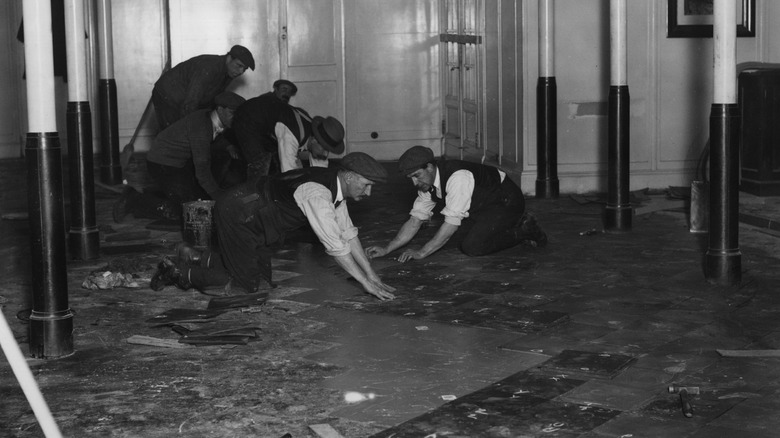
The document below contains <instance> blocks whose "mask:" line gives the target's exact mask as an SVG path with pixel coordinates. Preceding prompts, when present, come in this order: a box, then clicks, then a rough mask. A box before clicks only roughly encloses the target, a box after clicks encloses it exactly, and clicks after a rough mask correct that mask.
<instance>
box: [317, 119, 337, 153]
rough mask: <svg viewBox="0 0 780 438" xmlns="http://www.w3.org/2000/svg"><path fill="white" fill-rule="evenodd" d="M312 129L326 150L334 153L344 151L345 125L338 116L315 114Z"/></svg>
mask: <svg viewBox="0 0 780 438" xmlns="http://www.w3.org/2000/svg"><path fill="white" fill-rule="evenodd" d="M311 131H312V135H314V138H316V139H317V142H318V143H319V144H320V145H322V147H323V148H325V150H327V151H329V152H333V153H334V154H340V153H342V152H344V125H342V124H341V122H339V121H338V120H336V118H334V117H330V116H328V117H327V118H323V117H320V116H314V118H313V119H311Z"/></svg>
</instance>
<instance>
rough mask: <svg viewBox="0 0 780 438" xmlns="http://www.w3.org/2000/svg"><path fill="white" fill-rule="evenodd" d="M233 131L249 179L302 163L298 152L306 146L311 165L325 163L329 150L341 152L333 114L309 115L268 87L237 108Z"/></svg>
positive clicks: (339, 126) (340, 133)
mask: <svg viewBox="0 0 780 438" xmlns="http://www.w3.org/2000/svg"><path fill="white" fill-rule="evenodd" d="M233 132H234V133H235V136H236V142H237V143H238V147H239V149H240V150H241V154H242V155H243V157H244V159H245V160H246V162H247V175H248V176H249V178H250V179H251V178H253V177H254V178H256V177H258V176H265V175H269V174H271V173H278V172H287V171H288V170H292V169H300V168H301V167H303V166H302V164H301V161H300V159H299V158H298V157H299V152H302V151H305V150H307V149H308V152H309V154H310V162H311V165H312V167H327V163H328V161H327V157H328V154H329V153H334V154H341V153H343V152H344V126H343V125H342V124H341V122H339V121H338V120H337V119H335V118H333V117H327V118H323V117H319V116H317V117H314V118H312V117H310V116H309V114H308V113H307V112H306V111H305V110H303V109H302V108H296V107H294V106H292V105H289V104H288V103H287V102H285V101H283V100H282V99H280V98H279V97H277V96H276V95H275V94H274V92H272V91H270V92H268V93H264V94H261V95H260V96H257V97H253V98H251V99H249V100H247V101H246V102H245V103H244V104H243V105H241V106H240V107H239V108H238V110H237V111H236V116H235V119H234V120H233ZM277 162H278V165H276V166H273V167H272V164H274V163H277ZM277 166H278V169H277V168H276V167H277Z"/></svg>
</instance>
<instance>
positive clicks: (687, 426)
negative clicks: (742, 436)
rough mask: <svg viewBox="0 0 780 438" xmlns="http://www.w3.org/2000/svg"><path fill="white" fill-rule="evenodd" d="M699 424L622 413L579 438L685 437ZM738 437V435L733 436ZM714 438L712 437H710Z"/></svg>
mask: <svg viewBox="0 0 780 438" xmlns="http://www.w3.org/2000/svg"><path fill="white" fill-rule="evenodd" d="M699 427H701V426H700V425H699V424H696V423H691V422H689V421H688V422H686V421H684V420H680V421H678V420H673V419H668V418H657V417H653V416H649V415H645V414H635V413H628V412H624V413H622V414H620V415H618V416H617V417H615V418H613V419H612V420H610V421H608V422H606V423H604V424H602V425H601V426H599V427H597V428H595V429H593V431H592V433H591V434H588V435H584V436H583V437H581V438H584V437H589V438H597V437H599V438H602V437H603V438H629V437H631V438H659V437H669V438H671V437H686V436H689V434H691V433H693V432H695V431H696V430H697V429H698V428H699ZM734 436H738V435H734ZM712 438H714V436H712Z"/></svg>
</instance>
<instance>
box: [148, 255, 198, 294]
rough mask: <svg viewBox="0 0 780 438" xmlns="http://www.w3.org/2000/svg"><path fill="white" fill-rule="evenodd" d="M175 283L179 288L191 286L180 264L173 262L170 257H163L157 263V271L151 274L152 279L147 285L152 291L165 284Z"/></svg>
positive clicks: (163, 286)
mask: <svg viewBox="0 0 780 438" xmlns="http://www.w3.org/2000/svg"><path fill="white" fill-rule="evenodd" d="M171 285H176V287H178V288H179V289H183V290H187V289H189V288H191V287H192V284H190V282H189V281H188V280H187V277H186V276H185V275H183V272H182V268H181V266H179V265H177V264H176V263H174V261H173V260H171V259H170V258H168V257H167V256H166V257H163V259H162V261H161V262H160V263H159V264H158V265H157V272H155V273H154V275H153V276H152V281H151V282H149V287H151V288H152V290H154V291H159V290H162V289H164V288H165V286H171Z"/></svg>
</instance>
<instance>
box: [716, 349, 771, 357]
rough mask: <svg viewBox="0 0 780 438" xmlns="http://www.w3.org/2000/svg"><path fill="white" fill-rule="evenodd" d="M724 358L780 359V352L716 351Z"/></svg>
mask: <svg viewBox="0 0 780 438" xmlns="http://www.w3.org/2000/svg"><path fill="white" fill-rule="evenodd" d="M715 351H717V352H718V354H720V355H721V356H723V357H780V350H715Z"/></svg>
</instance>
